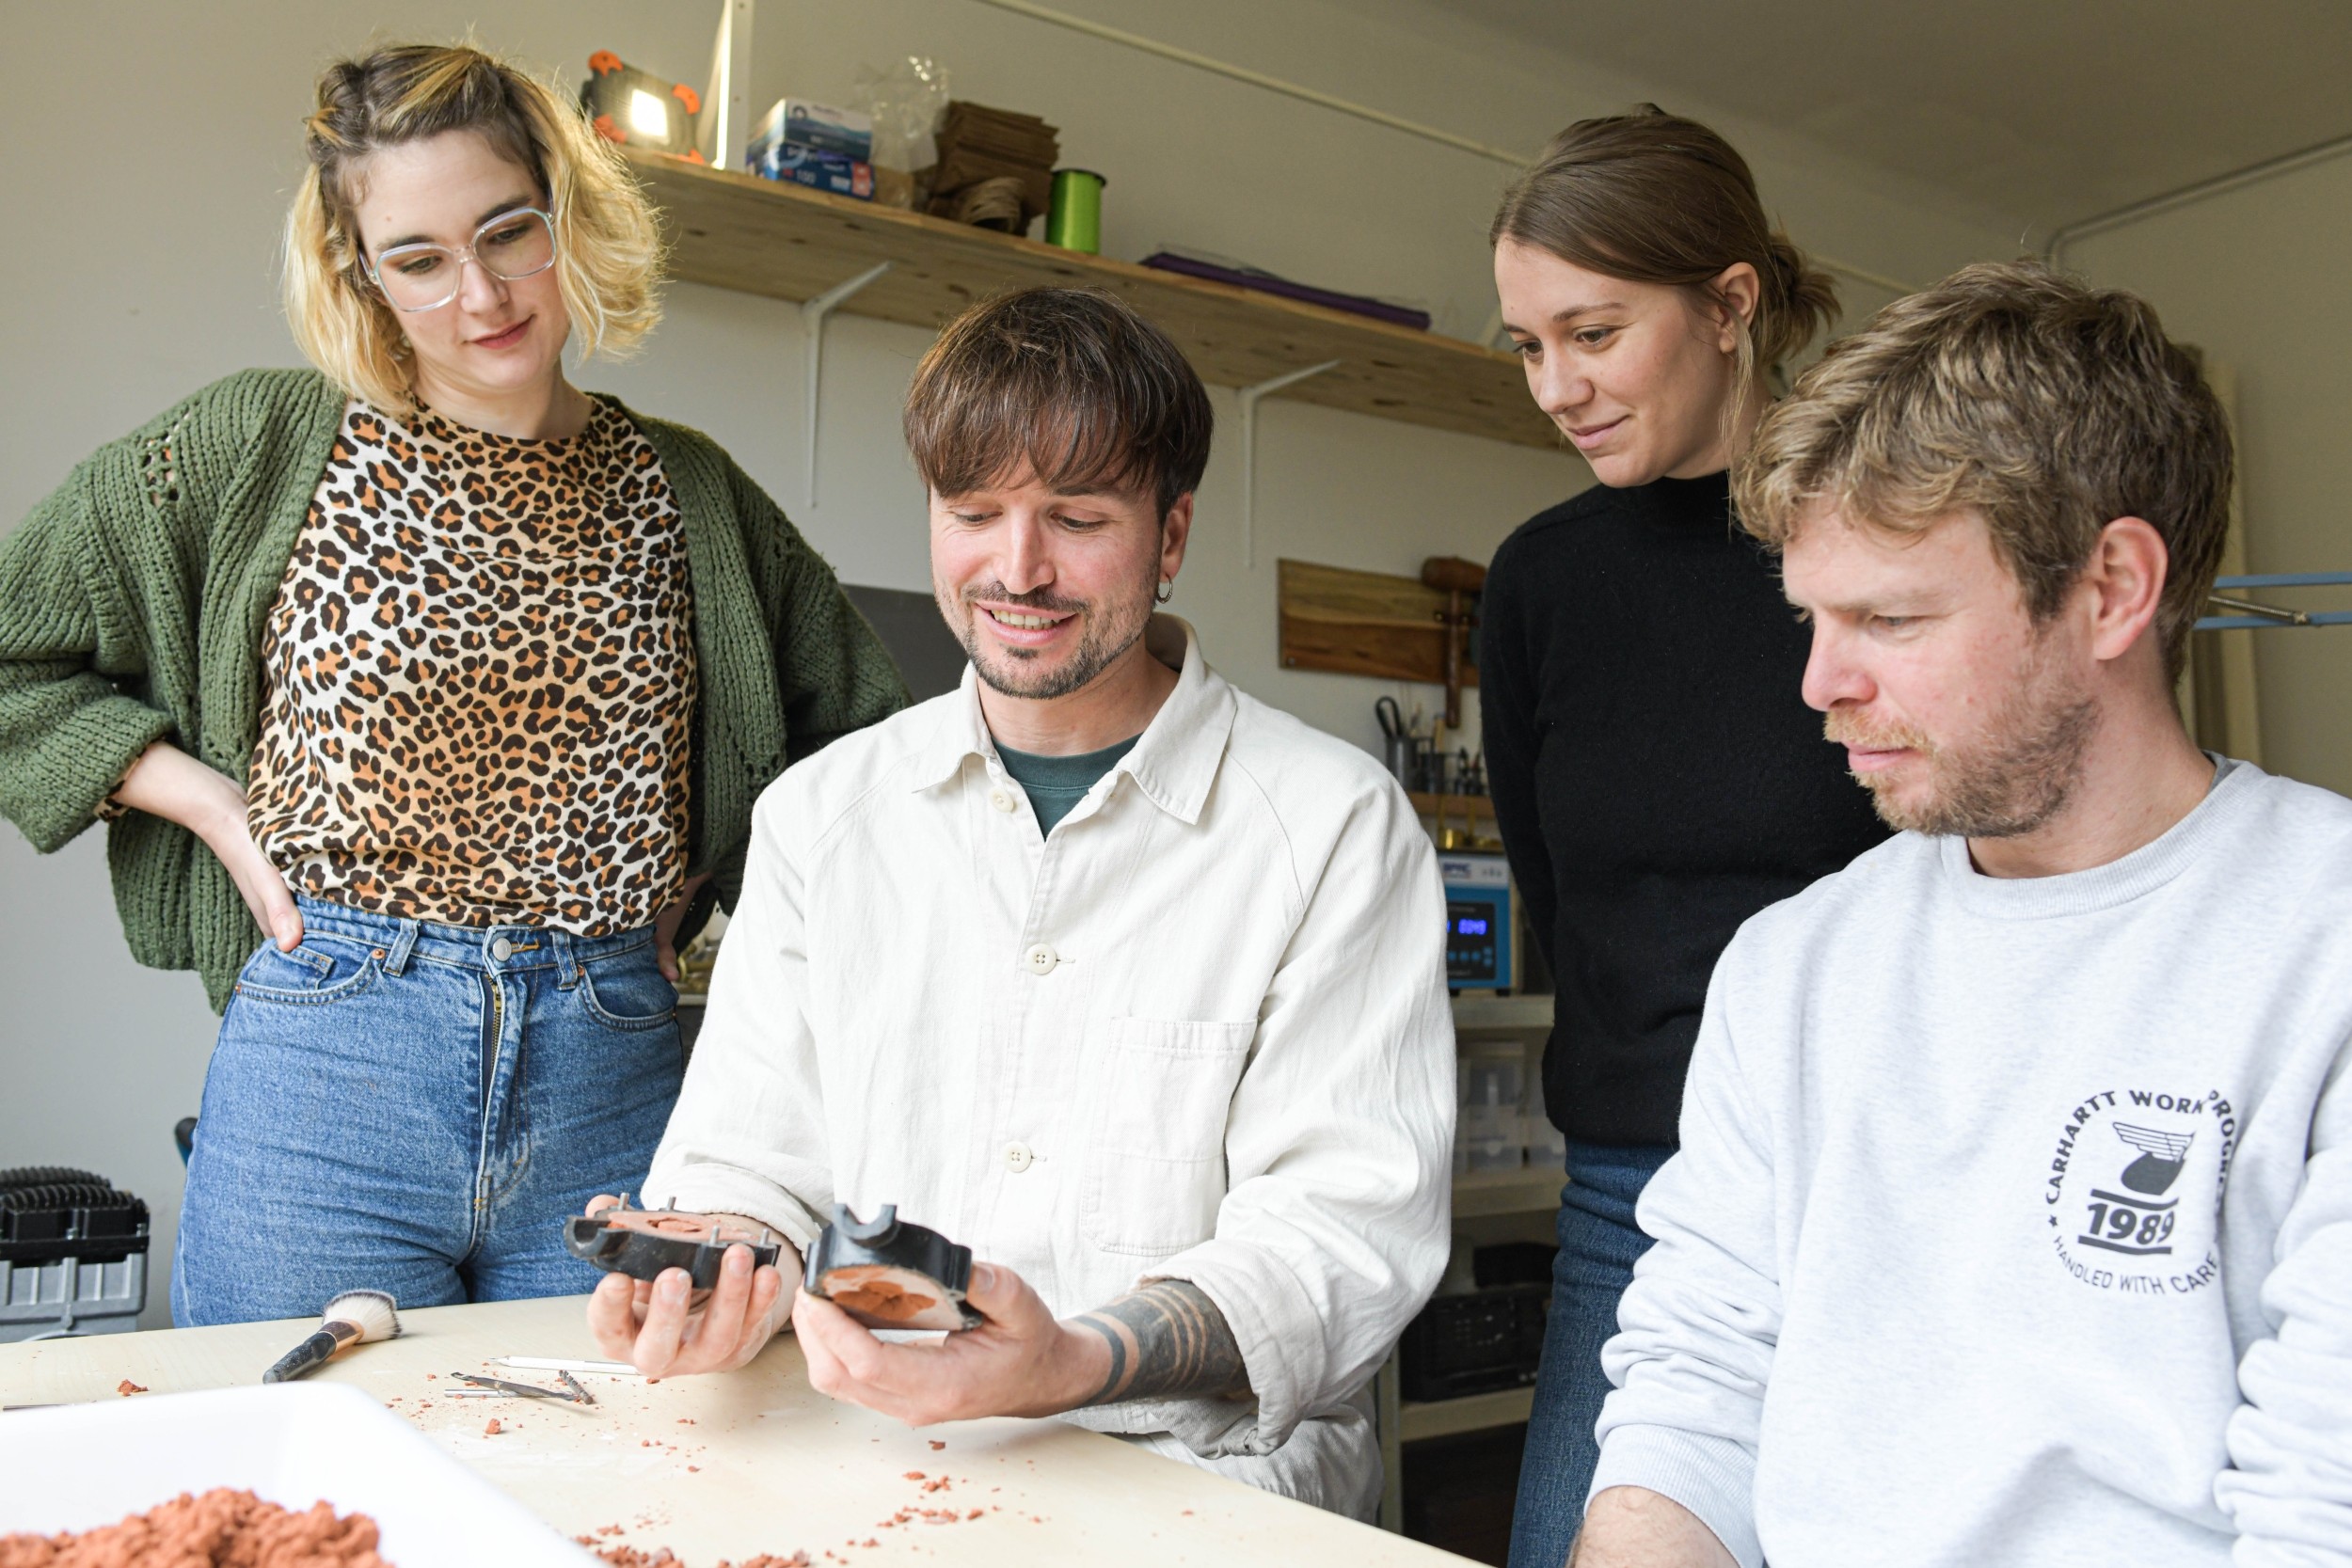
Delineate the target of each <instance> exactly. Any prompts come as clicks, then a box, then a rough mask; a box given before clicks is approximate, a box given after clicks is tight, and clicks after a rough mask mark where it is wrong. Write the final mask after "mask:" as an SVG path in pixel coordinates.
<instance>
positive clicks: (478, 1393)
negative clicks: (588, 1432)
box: [443, 1371, 596, 1404]
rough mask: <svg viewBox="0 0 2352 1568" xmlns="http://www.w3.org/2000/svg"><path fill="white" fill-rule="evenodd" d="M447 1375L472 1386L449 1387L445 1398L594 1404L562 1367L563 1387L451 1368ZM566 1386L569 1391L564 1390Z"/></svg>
mask: <svg viewBox="0 0 2352 1568" xmlns="http://www.w3.org/2000/svg"><path fill="white" fill-rule="evenodd" d="M449 1375H450V1376H452V1377H453V1378H455V1379H457V1381H458V1382H460V1383H466V1384H470V1385H472V1386H471V1387H468V1388H452V1389H450V1390H448V1391H447V1392H446V1394H445V1395H444V1396H443V1397H444V1398H447V1399H457V1400H483V1399H531V1400H553V1401H554V1402H556V1403H558V1404H594V1403H596V1396H595V1395H594V1394H591V1393H590V1392H588V1390H587V1389H585V1388H583V1387H581V1386H580V1380H579V1379H578V1378H576V1377H574V1376H572V1374H571V1373H569V1372H565V1371H559V1372H557V1373H556V1374H555V1375H556V1376H557V1377H559V1378H561V1379H562V1380H563V1383H564V1387H563V1388H542V1387H540V1386H538V1385H537V1384H534V1383H510V1382H508V1381H507V1380H506V1379H505V1378H502V1377H479V1376H476V1375H475V1374H474V1373H472V1372H452V1373H450V1374H449ZM565 1389H568V1390H570V1391H569V1392H568V1393H567V1392H565V1391H564V1390H565Z"/></svg>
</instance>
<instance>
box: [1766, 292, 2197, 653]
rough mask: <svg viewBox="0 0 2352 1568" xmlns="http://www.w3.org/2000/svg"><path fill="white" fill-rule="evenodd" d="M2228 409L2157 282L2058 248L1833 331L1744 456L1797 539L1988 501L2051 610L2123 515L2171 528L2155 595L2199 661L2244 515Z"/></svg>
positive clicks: (2166, 625)
mask: <svg viewBox="0 0 2352 1568" xmlns="http://www.w3.org/2000/svg"><path fill="white" fill-rule="evenodd" d="M2234 462H2235V458H2234V451H2233V446H2232V443H2231V439H2230V427H2229V421H2228V420H2227V419H2226V418H2225V417H2224V415H2223V413H2222V408H2221V404H2220V403H2219V401H2218V400H2217V399H2216V398H2215V396H2214V394H2213V391H2212V388H2209V387H2208V386H2207V385H2206V384H2205V378H2204V374H2203V372H2202V371H2201V369H2200V367H2199V365H2198V362H2197V356H2196V355H2195V354H2194V353H2192V352H2191V351H2190V350H2188V349H2185V348H2184V347H2182V346H2181V345H2180V344H2178V343H2175V342H2174V341H2172V340H2171V339H2169V338H2168V337H2166V336H2165V332H2164V325H2163V323H2162V322H2160V321H2158V320H2157V319H2156V312H2155V310H2154V309H2153V307H2151V306H2150V305H2149V304H2148V302H2147V301H2146V300H2144V299H2141V298H2139V297H2138V296H2137V295H2136V294H2130V293H2124V292H2123V291H2122V290H2121V289H2094V288H2091V287H2090V286H2089V285H2088V284H2085V283H2083V282H2080V281H2079V280H2077V279H2075V278H2073V277H2068V276H2066V275H2065V274H2063V273H2059V272H2056V271H2053V270H2052V269H2051V268H2049V267H2047V266H2044V265H2043V264H2042V263H2041V262H2039V261H2014V262H1993V261H1983V262H1979V263H1977V264H1976V265H1974V266H1967V267H1963V268H1962V269H1961V270H1960V271H1958V272H1956V273H1954V274H1952V276H1951V277H1947V278H1946V279H1944V281H1943V282H1941V283H1938V284H1936V285H1935V286H1934V287H1932V288H1929V289H1922V290H1920V291H1919V292H1918V293H1915V294H1909V295H1906V296H1905V297H1903V298H1901V299H1899V300H1897V301H1895V302H1894V303H1893V304H1892V305H1889V306H1887V307H1886V308H1885V309H1883V310H1881V311H1880V312H1879V313H1878V315H1877V316H1876V317H1875V318H1874V319H1873V320H1872V321H1871V323H1870V325H1868V326H1867V327H1865V328H1864V329H1863V330H1862V331H1860V332H1857V333H1855V334H1853V335H1852V336H1851V337H1850V338H1844V339H1841V340H1839V341H1837V342H1836V343H1833V344H1832V345H1831V346H1830V350H1829V353H1828V354H1827V355H1826V356H1824V357H1823V358H1822V359H1821V361H1820V363H1819V364H1817V365H1815V366H1813V367H1812V368H1811V369H1809V370H1807V371H1806V372H1804V374H1803V375H1801V376H1799V377H1798V378H1797V385H1796V389H1795V390H1794V391H1792V392H1791V393H1790V394H1789V395H1788V397H1787V398H1785V399H1784V400H1782V401H1781V402H1780V403H1779V404H1777V405H1775V406H1774V407H1773V408H1772V411H1771V412H1770V413H1768V414H1766V415H1765V416H1764V420H1763V422H1762V423H1761V424H1760V425H1759V426H1757V428H1756V439H1755V440H1754V441H1753V442H1751V443H1750V445H1749V447H1748V450H1747V451H1746V452H1745V453H1743V454H1742V455H1741V456H1740V460H1739V461H1738V462H1737V463H1735V464H1734V465H1733V467H1732V470H1731V496H1732V503H1733V505H1734V507H1735V508H1736V509H1737V510H1738V513H1739V517H1740V523H1741V525H1742V526H1743V527H1745V528H1746V529H1747V531H1749V532H1750V533H1752V534H1754V535H1755V536H1756V538H1757V539H1759V540H1761V541H1762V542H1764V543H1765V544H1766V545H1768V546H1772V547H1773V548H1775V549H1785V548H1787V547H1788V543H1789V542H1790V541H1791V540H1792V539H1794V538H1795V537H1796V536H1797V535H1798V534H1799V533H1800V532H1802V531H1804V529H1805V528H1806V527H1807V526H1809V525H1810V523H1811V522H1812V521H1813V520H1814V519H1815V518H1816V517H1817V516H1819V515H1821V514H1823V513H1824V512H1827V511H1834V512H1836V514H1837V515H1839V516H1840V517H1842V518H1844V519H1845V520H1847V521H1849V522H1853V523H1858V524H1864V525H1867V526H1868V527H1870V528H1872V529H1874V530H1877V531H1880V532H1883V533H1886V534H1890V535H1896V536H1901V535H1908V534H1917V533H1924V532H1925V531H1928V530H1929V529H1931V528H1933V527H1935V526H1936V525H1937V524H1938V523H1939V522H1941V521H1942V520H1943V519H1944V518H1945V517H1947V516H1948V515H1951V514H1953V513H1955V512H1974V513H1975V514H1977V515H1979V516H1980V517H1982V518H1983V520H1984V523H1985V526H1986V528H1987V529H1988V530H1990V531H1991V532H1992V536H1993V547H1994V550H1995V551H1996V552H1997V553H1998V554H1999V556H2000V557H2001V559H2002V561H2003V562H2006V563H2007V564H2008V566H2009V568H2010V570H2011V571H2012V572H2013V573H2015V574H2016V577H2017V580H2018V584H2019V586H2020V587H2021V588H2022V589H2023V591H2024V594H2025V600H2026V610H2027V611H2028V612H2029V613H2030V614H2031V615H2032V616H2033V618H2034V620H2035V621H2036V622H2046V621H2047V620H2048V619H2049V618H2050V617H2051V616H2053V615H2055V614H2057V613H2058V609H2059V607H2060V606H2061V605H2062V604H2063V603H2064V602H2065V598H2066V594H2067V593H2068V591H2069V590H2070V589H2072V588H2073V587H2074V581H2075V578H2077V577H2078V576H2079V575H2080V574H2081V572H2082V569H2083V567H2084V566H2085V565H2087V564H2088V563H2089V562H2090V557H2091V554H2092V552H2093V551H2095V550H2096V549H2097V548H2098V545H2099V537H2100V534H2101V532H2102V531H2104V530H2105V529H2106V525H2107V524H2108V523H2110V522H2113V521H2114V520H2115V519H2116V518H2118V517H2137V518H2140V519H2142V520H2143V521H2145V522H2147V523H2148V524H2149V525H2150V526H2151V527H2153V528H2154V530H2155V531H2156V532H2157V533H2158V534H2160V535H2161V536H2162V537H2163V539H2164V547H2165V551H2166V555H2167V562H2166V569H2165V578H2164V594H2163V597H2162V599H2161V601H2160V602H2159V605H2158V608H2157V611H2156V629H2157V634H2158V636H2159V638H2160V639H2161V641H2162V646H2163V651H2164V663H2165V671H2166V673H2167V674H2168V675H2169V677H2170V678H2171V679H2174V680H2178V679H2179V678H2180V674H2181V670H2182V667H2183V665H2184V663H2185V660H2186V659H2187V657H2188V634H2189V632H2190V630H2191V629H2192V628H2193V627H2194V626H2196V623H2197V617H2198V616H2199V615H2200V614H2201V613H2203V610H2204V605H2205V595H2206V594H2209V593H2211V592H2212V591H2213V579H2214V574H2215V573H2216V572H2217V571H2219V570H2220V567H2221V550H2222V545H2223V543H2224V541H2225V540H2226V539H2227V537H2228V534H2229V531H2230V483H2231V475H2232V472H2233V465H2234Z"/></svg>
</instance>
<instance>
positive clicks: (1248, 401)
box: [1241, 359, 1340, 570]
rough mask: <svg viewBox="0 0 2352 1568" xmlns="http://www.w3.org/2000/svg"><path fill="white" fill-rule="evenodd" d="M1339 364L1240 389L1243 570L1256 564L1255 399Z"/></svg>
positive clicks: (1329, 361)
mask: <svg viewBox="0 0 2352 1568" xmlns="http://www.w3.org/2000/svg"><path fill="white" fill-rule="evenodd" d="M1339 365H1340V361H1339V360H1337V359H1326V360H1325V361H1324V362H1323V363H1322V364H1320V365H1310V366H1308V367H1307V368H1306V369H1305V370H1303V371H1292V372H1289V373H1288V374H1287V375H1278V376H1276V377H1275V378H1274V379H1273V380H1271V381H1261V382H1259V383H1258V384H1257V385H1256V386H1255V387H1244V388H1241V563H1242V565H1243V567H1244V568H1245V569H1248V570H1255V569H1256V567H1257V564H1258V522H1257V513H1258V400H1259V399H1260V398H1266V397H1272V396H1273V395H1274V394H1275V393H1277V392H1279V391H1280V390H1281V389H1282V388H1285V387H1290V386H1295V384H1297V383H1298V382H1301V381H1304V380H1306V379H1307V378H1308V377H1309V376H1311V375H1321V374H1322V373H1323V372H1326V371H1329V370H1337V369H1338V368H1339Z"/></svg>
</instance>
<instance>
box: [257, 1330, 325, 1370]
mask: <svg viewBox="0 0 2352 1568" xmlns="http://www.w3.org/2000/svg"><path fill="white" fill-rule="evenodd" d="M341 1349H342V1340H341V1339H338V1338H335V1336H333V1335H332V1334H329V1333H328V1332H326V1330H325V1329H323V1328H322V1329H320V1330H319V1331H318V1332H317V1333H316V1334H313V1335H311V1336H310V1338H308V1339H305V1340H303V1341H302V1343H300V1344H298V1345H296V1346H294V1349H292V1350H290V1351H288V1352H287V1353H286V1354H283V1355H281V1356H279V1357H278V1364H277V1365H276V1366H274V1367H272V1368H271V1369H270V1370H268V1371H265V1372H263V1373H262V1382H263V1383H292V1382H293V1381H294V1379H296V1378H298V1377H309V1376H310V1374H311V1373H312V1372H315V1371H317V1370H319V1369H320V1368H321V1367H324V1366H326V1363H327V1362H328V1361H330V1360H332V1359H333V1358H334V1354H335V1353H336V1352H337V1351H339V1350H341Z"/></svg>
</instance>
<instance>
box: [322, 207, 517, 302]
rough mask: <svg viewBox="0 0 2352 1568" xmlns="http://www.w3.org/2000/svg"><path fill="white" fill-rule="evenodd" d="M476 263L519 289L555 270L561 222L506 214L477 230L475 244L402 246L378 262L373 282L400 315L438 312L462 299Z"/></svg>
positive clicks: (371, 275) (370, 271)
mask: <svg viewBox="0 0 2352 1568" xmlns="http://www.w3.org/2000/svg"><path fill="white" fill-rule="evenodd" d="M468 261H471V262H472V263H473V264H474V265H476V266H478V267H480V268H481V269H482V270H483V271H484V272H486V273H488V274H489V275H490V276H491V277H496V278H500V279H501V280H503V281H505V282H508V283H513V282H516V281H517V280H519V279H521V278H525V277H531V276H532V274H533V273H541V272H545V271H547V270H548V268H549V267H551V266H553V265H555V220H554V219H553V218H551V217H549V216H548V214H545V213H543V212H541V211H539V209H538V208H536V207H516V208H515V209H513V210H512V211H509V212H504V213H501V214H499V215H498V216H496V217H494V218H492V219H491V220H490V221H489V222H487V223H485V224H484V225H483V226H482V227H481V228H479V229H477V230H474V233H473V243H472V244H471V245H466V246H464V247H463V248H461V249H457V250H452V249H450V248H449V246H447V245H425V244H419V245H394V246H392V248H391V249H389V250H388V251H386V252H384V254H383V255H381V256H378V257H377V258H376V259H375V261H374V263H373V265H371V266H370V267H369V268H368V277H369V278H370V279H371V280H372V281H373V283H374V284H375V286H376V287H377V288H378V289H381V290H382V291H383V292H384V297H385V298H386V299H387V300H389V302H390V303H391V305H392V308H393V309H397V310H408V311H417V310H437V309H440V308H441V307H442V306H444V305H447V304H448V303H449V302H450V301H451V300H453V299H455V298H456V297H457V291H458V289H459V288H460V287H461V286H463V284H464V282H465V277H466V263H467V262H468Z"/></svg>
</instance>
